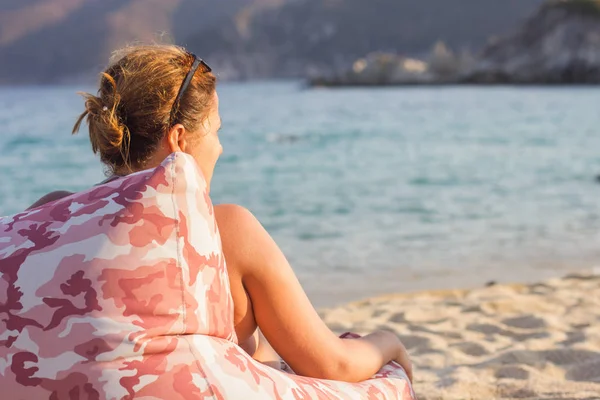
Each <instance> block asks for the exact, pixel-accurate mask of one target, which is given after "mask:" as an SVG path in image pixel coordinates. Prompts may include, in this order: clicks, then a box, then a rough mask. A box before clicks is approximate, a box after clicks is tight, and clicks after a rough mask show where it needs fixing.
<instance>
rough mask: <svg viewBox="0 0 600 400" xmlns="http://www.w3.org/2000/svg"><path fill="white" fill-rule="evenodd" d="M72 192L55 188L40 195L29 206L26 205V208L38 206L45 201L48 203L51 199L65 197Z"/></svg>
mask: <svg viewBox="0 0 600 400" xmlns="http://www.w3.org/2000/svg"><path fill="white" fill-rule="evenodd" d="M72 194H73V192H68V191H66V190H57V191H54V192H50V193H48V194H46V195H44V196H42V197H41V198H40V199H39V200H37V201H36V202H35V203H33V204H32V205H31V206H29V207H27V209H28V210H31V209H32V208H36V207H40V206H43V205H44V204H46V203H50V202H51V201H55V200H59V199H62V198H63V197H67V196H70V195H72Z"/></svg>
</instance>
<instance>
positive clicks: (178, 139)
mask: <svg viewBox="0 0 600 400" xmlns="http://www.w3.org/2000/svg"><path fill="white" fill-rule="evenodd" d="M166 139H167V146H168V148H169V150H170V151H171V153H175V152H176V151H180V152H185V149H186V148H187V131H186V130H185V128H184V126H183V125H181V124H176V125H174V126H173V127H172V128H171V129H170V130H169V133H168V134H167V137H166Z"/></svg>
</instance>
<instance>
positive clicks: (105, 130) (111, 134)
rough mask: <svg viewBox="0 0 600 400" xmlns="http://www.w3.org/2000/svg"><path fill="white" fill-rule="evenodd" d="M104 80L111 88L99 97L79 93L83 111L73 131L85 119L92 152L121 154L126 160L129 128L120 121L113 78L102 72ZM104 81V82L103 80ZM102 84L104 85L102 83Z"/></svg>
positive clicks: (77, 128)
mask: <svg viewBox="0 0 600 400" xmlns="http://www.w3.org/2000/svg"><path fill="white" fill-rule="evenodd" d="M102 78H103V80H104V81H105V82H107V83H109V85H108V86H109V87H110V88H111V89H112V90H111V91H110V93H101V96H102V97H105V99H102V98H101V97H98V96H94V95H92V94H90V93H81V95H82V96H83V97H84V98H85V111H84V112H83V113H82V114H81V115H80V117H79V119H78V120H77V123H76V124H75V127H74V128H73V133H76V132H78V131H79V128H80V126H81V123H82V121H83V120H84V119H86V122H87V124H88V125H89V131H90V141H91V143H92V149H93V150H94V153H97V152H100V153H101V154H106V155H117V154H121V155H122V156H123V158H124V159H125V160H126V159H127V158H128V157H127V154H128V153H129V152H128V149H127V146H128V145H129V129H128V128H127V126H126V125H124V124H123V123H122V122H121V119H120V118H119V115H118V107H119V102H120V100H121V97H120V96H119V94H118V93H116V83H115V81H114V79H113V78H112V77H111V76H110V75H108V74H106V73H103V74H102ZM103 83H104V82H103ZM103 86H104V85H103Z"/></svg>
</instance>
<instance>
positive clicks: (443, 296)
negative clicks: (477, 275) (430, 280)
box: [321, 273, 600, 400]
mask: <svg viewBox="0 0 600 400" xmlns="http://www.w3.org/2000/svg"><path fill="white" fill-rule="evenodd" d="M321 315H322V317H323V319H324V320H325V321H326V322H327V324H328V325H329V326H330V327H331V328H332V329H333V330H334V331H336V332H338V333H342V332H345V331H354V332H357V333H361V334H365V333H368V332H370V331H373V330H376V329H389V330H392V331H394V332H396V333H397V334H398V335H399V336H400V337H401V338H402V340H403V342H404V344H405V346H406V347H407V348H408V350H409V352H410V354H411V357H412V360H413V363H414V368H415V390H416V391H417V394H418V395H419V398H420V399H421V400H433V399H547V400H549V399H600V275H594V274H592V273H581V274H576V275H569V276H567V277H564V278H561V279H554V280H550V281H546V282H544V283H539V284H532V285H494V286H490V287H485V288H480V289H474V290H448V291H435V292H423V293H415V294H401V295H390V296H383V297H378V298H373V299H369V300H365V301H361V302H357V303H352V304H349V305H347V306H343V307H338V308H333V309H326V310H322V311H321Z"/></svg>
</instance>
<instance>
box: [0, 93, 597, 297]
mask: <svg viewBox="0 0 600 400" xmlns="http://www.w3.org/2000/svg"><path fill="white" fill-rule="evenodd" d="M80 90H87V91H92V90H93V88H91V87H74V86H61V87H24V88H0V126H1V127H2V131H3V132H2V134H0V171H1V173H0V215H7V214H11V213H16V212H18V211H20V210H22V209H24V208H25V207H27V206H28V205H29V204H31V203H32V202H33V201H35V200H36V199H37V198H39V197H40V196H42V195H43V194H45V193H47V192H49V191H52V190H56V189H70V190H82V189H85V188H87V187H89V186H90V185H93V184H94V183H97V182H98V181H100V180H102V179H103V171H102V168H101V166H100V164H99V162H98V160H97V159H96V158H95V157H94V155H93V154H92V152H91V148H90V145H89V140H88V138H87V136H86V132H85V130H84V131H83V132H82V133H81V134H79V135H77V136H71V134H70V131H71V129H72V126H73V123H74V122H75V120H76V117H77V115H78V114H79V113H80V112H81V111H82V108H83V101H82V100H81V98H80V97H78V96H77V95H76V92H77V91H80ZM220 95H221V114H222V118H223V129H222V130H221V140H222V143H223V146H224V149H225V152H224V154H223V156H222V158H221V160H220V162H219V164H218V166H217V170H216V173H215V178H214V180H213V186H212V197H213V201H214V202H215V203H238V204H241V205H243V206H246V207H247V208H249V209H250V210H251V211H252V212H254V213H255V214H256V215H257V217H258V218H259V220H260V221H261V222H262V223H263V224H264V225H265V227H266V228H267V229H268V231H269V232H270V233H271V234H272V235H273V237H274V238H275V240H276V241H277V242H278V243H279V245H280V246H281V248H282V249H283V251H284V252H285V253H286V255H287V256H288V258H289V260H290V262H291V263H292V265H293V267H294V268H295V270H296V271H297V274H298V275H299V277H300V279H301V281H302V283H303V284H304V286H305V288H306V290H307V292H308V293H309V295H310V297H311V299H312V300H313V302H314V303H315V304H316V305H319V306H326V305H332V304H335V303H340V302H345V301H348V300H354V299H359V298H362V297H368V296H371V295H375V294H381V293H390V292H398V291H412V290H421V289H431V288H444V287H446V288H449V287H470V286H475V285H481V284H483V283H485V282H487V281H489V280H496V281H500V282H509V281H511V282H512V281H529V280H537V279H542V278H546V277H548V276H555V275H562V274H564V273H567V272H568V271H571V270H579V269H588V268H594V267H596V266H598V265H600V182H597V181H596V177H597V176H598V175H600V112H599V111H598V109H599V104H600V88H587V87H577V88H567V87H561V88H557V87H553V88H541V87H540V88H536V87H526V88H516V87H486V88H482V87H456V88H455V87H444V88H433V87H431V88H385V89H339V90H325V89H306V88H304V87H303V86H302V85H301V84H300V83H298V82H258V83H236V84H233V83H230V84H222V85H221V86H220Z"/></svg>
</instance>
